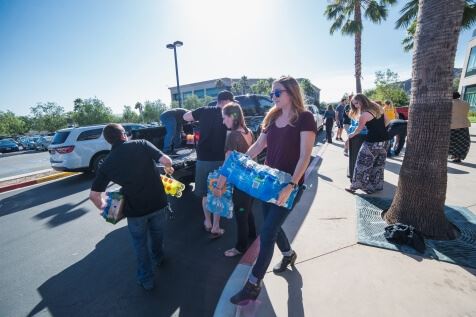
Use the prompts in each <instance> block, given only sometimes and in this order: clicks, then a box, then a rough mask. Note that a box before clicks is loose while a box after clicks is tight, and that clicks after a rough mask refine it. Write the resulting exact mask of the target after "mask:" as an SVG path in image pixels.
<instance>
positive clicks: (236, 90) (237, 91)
mask: <svg viewBox="0 0 476 317" xmlns="http://www.w3.org/2000/svg"><path fill="white" fill-rule="evenodd" d="M242 91H243V87H242V86H241V83H240V82H239V81H234V82H232V83H231V92H232V93H233V94H234V95H235V96H236V95H241V94H242V93H241V92H242Z"/></svg>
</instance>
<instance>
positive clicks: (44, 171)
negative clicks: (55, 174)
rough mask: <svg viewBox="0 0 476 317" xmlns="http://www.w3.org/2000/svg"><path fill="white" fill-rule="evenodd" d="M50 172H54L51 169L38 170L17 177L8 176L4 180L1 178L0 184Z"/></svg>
mask: <svg viewBox="0 0 476 317" xmlns="http://www.w3.org/2000/svg"><path fill="white" fill-rule="evenodd" d="M52 171H54V170H53V169H52V168H47V169H44V170H39V171H35V172H30V173H25V174H19V175H14V176H8V177H5V178H1V179H0V183H3V182H7V181H11V180H14V179H18V178H23V177H28V176H33V175H36V174H43V173H48V172H52Z"/></svg>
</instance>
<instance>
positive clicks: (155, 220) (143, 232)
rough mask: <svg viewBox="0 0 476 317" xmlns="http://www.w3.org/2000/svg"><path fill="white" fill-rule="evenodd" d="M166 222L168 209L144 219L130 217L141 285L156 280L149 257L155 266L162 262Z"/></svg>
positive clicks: (129, 226)
mask: <svg viewBox="0 0 476 317" xmlns="http://www.w3.org/2000/svg"><path fill="white" fill-rule="evenodd" d="M165 221H166V208H163V209H160V210H158V211H155V212H153V213H151V214H148V215H145V216H142V217H128V218H127V227H128V228H129V232H130V233H131V237H132V245H133V246H134V251H135V253H136V257H137V280H138V282H140V283H144V282H147V281H150V280H152V279H153V278H154V271H153V269H152V265H151V258H150V255H149V243H148V238H149V237H150V251H151V254H152V260H153V262H154V263H155V264H157V263H159V261H161V259H162V257H163V256H164V255H163V238H164V227H165Z"/></svg>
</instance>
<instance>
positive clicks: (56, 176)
mask: <svg viewBox="0 0 476 317" xmlns="http://www.w3.org/2000/svg"><path fill="white" fill-rule="evenodd" d="M76 174H78V173H75V172H60V173H56V174H53V175H48V176H44V177H40V178H37V179H33V180H29V181H26V182H22V183H17V184H11V185H7V186H4V187H0V193H4V192H7V191H11V190H14V189H19V188H24V187H28V186H32V185H36V184H41V183H45V182H49V181H52V180H56V179H60V178H65V177H68V176H72V175H76Z"/></svg>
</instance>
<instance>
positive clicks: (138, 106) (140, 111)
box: [134, 102, 144, 122]
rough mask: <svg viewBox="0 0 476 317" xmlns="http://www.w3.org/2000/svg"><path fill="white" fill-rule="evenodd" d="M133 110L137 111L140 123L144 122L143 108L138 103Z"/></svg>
mask: <svg viewBox="0 0 476 317" xmlns="http://www.w3.org/2000/svg"><path fill="white" fill-rule="evenodd" d="M134 109H136V110H139V114H140V119H141V122H142V121H144V115H143V112H144V106H143V105H142V104H141V103H140V102H136V105H135V106H134Z"/></svg>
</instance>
